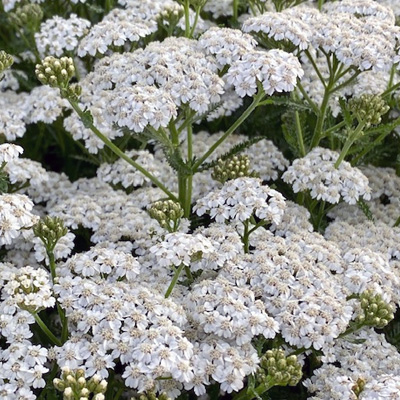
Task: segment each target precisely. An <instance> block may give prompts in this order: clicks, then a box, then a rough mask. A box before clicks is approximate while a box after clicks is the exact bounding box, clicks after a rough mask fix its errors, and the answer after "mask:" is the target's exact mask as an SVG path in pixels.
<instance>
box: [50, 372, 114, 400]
mask: <svg viewBox="0 0 400 400" xmlns="http://www.w3.org/2000/svg"><path fill="white" fill-rule="evenodd" d="M53 385H54V387H55V388H56V389H57V390H59V391H60V392H63V399H64V400H75V399H79V400H89V399H91V400H104V399H105V396H104V393H105V392H106V390H107V381H106V380H104V379H103V380H102V379H101V378H100V377H99V376H98V375H94V376H92V377H91V378H90V379H88V380H87V379H86V378H85V371H84V370H83V369H77V370H73V371H72V370H70V369H69V368H63V370H62V373H61V377H60V378H56V379H54V380H53Z"/></svg>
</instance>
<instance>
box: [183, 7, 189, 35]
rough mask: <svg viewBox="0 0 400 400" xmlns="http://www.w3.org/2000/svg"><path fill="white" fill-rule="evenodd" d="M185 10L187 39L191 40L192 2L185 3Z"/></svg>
mask: <svg viewBox="0 0 400 400" xmlns="http://www.w3.org/2000/svg"><path fill="white" fill-rule="evenodd" d="M183 9H184V11H185V37H187V38H190V19H189V12H190V0H185V2H184V3H183Z"/></svg>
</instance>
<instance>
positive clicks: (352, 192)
mask: <svg viewBox="0 0 400 400" xmlns="http://www.w3.org/2000/svg"><path fill="white" fill-rule="evenodd" d="M338 157H339V154H338V153H337V152H335V151H332V150H329V149H325V148H322V147H316V148H314V149H313V150H311V151H310V152H309V153H308V154H307V155H306V156H305V157H303V158H298V159H296V160H294V161H293V164H292V165H291V166H290V167H289V168H288V169H287V171H286V172H285V173H284V174H283V175H282V179H283V180H284V181H285V182H286V183H289V184H290V185H292V188H293V191H294V192H295V193H298V192H303V191H306V190H309V191H310V195H311V197H312V198H313V199H317V200H323V201H326V202H328V203H338V202H339V201H340V199H341V198H342V199H343V201H345V202H346V203H349V204H355V203H356V202H357V201H358V200H359V198H360V197H362V198H364V200H369V199H370V196H371V194H370V193H371V189H370V187H369V186H368V179H367V177H366V176H365V175H363V173H362V172H361V171H360V170H359V169H358V168H355V167H352V166H351V165H350V163H348V162H347V161H342V163H341V164H340V165H339V167H338V168H335V166H334V164H335V161H336V160H337V158H338Z"/></svg>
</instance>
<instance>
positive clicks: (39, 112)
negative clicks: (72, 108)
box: [26, 85, 68, 124]
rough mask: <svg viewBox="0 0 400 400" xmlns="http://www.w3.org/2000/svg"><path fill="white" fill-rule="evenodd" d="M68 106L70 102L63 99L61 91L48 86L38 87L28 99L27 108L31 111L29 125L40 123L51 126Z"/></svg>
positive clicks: (27, 120) (28, 119)
mask: <svg viewBox="0 0 400 400" xmlns="http://www.w3.org/2000/svg"><path fill="white" fill-rule="evenodd" d="M67 105H68V101H67V100H65V99H62V98H61V96H60V90H59V89H56V88H52V87H50V86H47V85H42V86H37V87H35V88H34V89H32V90H31V92H30V93H29V97H28V98H27V102H26V106H27V107H28V109H29V114H28V116H27V119H26V122H27V123H36V122H39V121H42V122H45V123H46V124H51V123H52V122H54V121H55V120H56V119H57V118H58V117H59V116H60V115H61V114H62V113H63V110H64V108H66V107H67Z"/></svg>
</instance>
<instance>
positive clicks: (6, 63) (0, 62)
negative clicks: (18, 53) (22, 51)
mask: <svg viewBox="0 0 400 400" xmlns="http://www.w3.org/2000/svg"><path fill="white" fill-rule="evenodd" d="M13 62H14V59H13V58H12V57H11V56H10V55H9V54H7V53H6V52H5V51H3V50H0V74H1V73H2V72H3V71H5V70H6V69H7V68H10V67H11V65H12V64H13Z"/></svg>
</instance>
